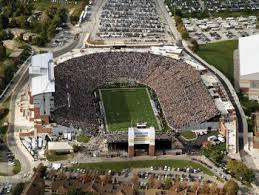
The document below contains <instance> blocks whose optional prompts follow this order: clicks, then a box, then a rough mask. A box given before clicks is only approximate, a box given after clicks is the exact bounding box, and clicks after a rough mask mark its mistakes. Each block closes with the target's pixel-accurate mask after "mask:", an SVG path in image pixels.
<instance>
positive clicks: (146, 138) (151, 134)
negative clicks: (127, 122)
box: [128, 123, 155, 157]
mask: <svg viewBox="0 0 259 195" xmlns="http://www.w3.org/2000/svg"><path fill="white" fill-rule="evenodd" d="M135 145H148V154H149V156H154V155H155V128H154V127H149V128H147V127H146V124H145V123H144V124H137V127H130V128H129V129H128V156H129V157H133V156H135Z"/></svg>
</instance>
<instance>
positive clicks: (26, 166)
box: [0, 33, 84, 183]
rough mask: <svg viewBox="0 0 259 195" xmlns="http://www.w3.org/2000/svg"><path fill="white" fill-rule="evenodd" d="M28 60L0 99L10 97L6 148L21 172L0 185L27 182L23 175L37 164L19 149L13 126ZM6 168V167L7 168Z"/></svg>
mask: <svg viewBox="0 0 259 195" xmlns="http://www.w3.org/2000/svg"><path fill="white" fill-rule="evenodd" d="M83 38H84V34H83V33H81V34H79V37H78V38H77V39H75V40H74V41H73V43H72V44H70V45H68V46H67V47H65V48H61V49H60V50H57V51H55V52H53V55H54V57H58V56H61V55H63V54H65V53H67V52H69V51H71V50H72V49H74V48H80V47H82V46H83V42H80V40H82V39H83ZM30 61H31V60H30V59H29V60H28V62H27V63H24V65H23V66H21V68H20V69H19V71H18V72H17V75H16V76H15V77H14V79H13V81H12V83H11V85H10V87H9V88H8V91H7V93H6V95H5V96H4V97H3V98H2V101H4V100H5V99H7V98H8V97H11V99H10V107H9V127H8V132H7V146H8V147H9V148H10V150H11V151H12V152H13V153H14V155H15V157H16V159H18V160H19V161H20V162H21V172H20V173H19V174H17V175H14V176H6V177H4V176H0V183H2V182H10V183H18V182H21V181H23V182H24V181H26V180H29V179H30V178H29V177H27V178H23V175H24V174H27V173H32V169H33V167H34V166H36V165H37V164H38V163H33V162H32V160H29V159H28V158H32V157H31V156H28V155H26V152H24V151H22V150H23V148H21V147H22V146H21V143H20V140H19V137H18V136H17V134H16V133H17V131H19V129H21V127H19V126H15V106H16V105H15V104H16V99H17V96H18V94H19V93H20V91H21V89H22V88H23V87H24V86H25V85H26V84H28V81H29V74H28V69H29V65H30ZM7 168H8V167H7Z"/></svg>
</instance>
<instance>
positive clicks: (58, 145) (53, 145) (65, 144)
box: [48, 142, 73, 151]
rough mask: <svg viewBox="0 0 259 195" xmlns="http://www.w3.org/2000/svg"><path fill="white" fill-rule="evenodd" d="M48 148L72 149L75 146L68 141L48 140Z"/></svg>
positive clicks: (55, 149)
mask: <svg viewBox="0 0 259 195" xmlns="http://www.w3.org/2000/svg"><path fill="white" fill-rule="evenodd" d="M48 150H53V151H72V150H73V147H72V146H71V145H69V143H68V142H48Z"/></svg>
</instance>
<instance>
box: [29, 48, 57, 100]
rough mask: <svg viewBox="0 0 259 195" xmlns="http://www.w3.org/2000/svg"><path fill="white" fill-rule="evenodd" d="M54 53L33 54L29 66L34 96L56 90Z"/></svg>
mask: <svg viewBox="0 0 259 195" xmlns="http://www.w3.org/2000/svg"><path fill="white" fill-rule="evenodd" d="M52 59H53V54H52V53H44V54H38V55H34V56H32V63H31V66H30V68H29V74H30V77H31V93H32V96H35V95H39V94H42V93H50V92H55V81H54V80H55V78H54V63H53V61H52Z"/></svg>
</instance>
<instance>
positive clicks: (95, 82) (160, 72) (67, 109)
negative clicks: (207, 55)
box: [52, 52, 219, 130]
mask: <svg viewBox="0 0 259 195" xmlns="http://www.w3.org/2000/svg"><path fill="white" fill-rule="evenodd" d="M55 79H56V81H55V82H56V92H55V94H54V98H55V107H56V110H55V111H54V113H53V115H52V117H53V120H54V121H56V122H57V123H60V124H62V125H65V126H70V125H73V126H74V127H81V128H86V129H96V130H97V129H98V128H99V126H100V125H101V121H102V120H101V119H102V116H101V114H100V108H99V99H98V97H97V96H95V95H94V91H95V90H96V89H97V88H98V87H100V86H103V85H105V84H107V83H114V82H119V81H135V82H137V83H141V84H144V85H147V86H149V87H151V88H152V89H153V90H154V91H155V92H156V94H157V97H158V100H159V102H160V105H161V107H162V110H163V113H164V115H165V118H166V121H167V123H168V125H169V126H170V127H171V128H174V129H182V128H184V127H188V126H191V125H195V124H198V123H202V122H205V121H207V120H209V119H211V118H213V117H215V116H217V115H218V113H219V112H218V110H217V108H216V106H215V103H214V100H213V98H212V97H211V96H210V94H209V91H208V89H207V88H206V86H205V85H204V83H203V82H202V80H201V77H200V74H199V72H198V71H197V70H195V69H193V68H192V67H191V66H190V65H188V64H186V63H185V62H183V61H181V60H175V59H172V58H169V57H164V56H159V55H154V54H150V53H137V52H106V53H95V54H90V55H85V56H82V57H78V58H73V59H70V60H68V61H65V62H63V63H61V64H59V65H57V66H56V67H55Z"/></svg>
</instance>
